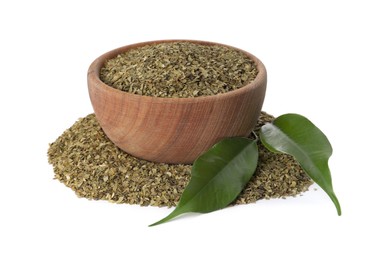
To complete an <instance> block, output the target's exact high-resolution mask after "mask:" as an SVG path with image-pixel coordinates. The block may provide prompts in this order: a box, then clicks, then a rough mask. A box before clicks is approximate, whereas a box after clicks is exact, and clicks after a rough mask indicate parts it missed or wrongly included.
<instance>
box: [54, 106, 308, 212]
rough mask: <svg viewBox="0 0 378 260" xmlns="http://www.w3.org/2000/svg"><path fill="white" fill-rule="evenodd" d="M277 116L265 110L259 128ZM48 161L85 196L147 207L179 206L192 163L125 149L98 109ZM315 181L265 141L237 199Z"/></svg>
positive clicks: (294, 190) (296, 190)
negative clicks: (134, 153)
mask: <svg viewBox="0 0 378 260" xmlns="http://www.w3.org/2000/svg"><path fill="white" fill-rule="evenodd" d="M273 119H274V118H273V117H272V116H270V115H268V114H266V113H264V112H262V113H261V115H260V118H259V120H258V123H257V125H256V128H255V130H254V131H255V132H257V131H258V130H259V128H260V127H261V126H262V125H263V124H265V123H266V122H271V121H272V120H273ZM48 160H49V163H51V164H52V165H53V167H54V172H55V179H57V180H59V181H60V182H62V183H64V184H65V185H66V186H67V187H69V188H71V189H72V190H74V191H75V192H76V194H77V195H78V196H79V197H85V198H88V199H94V200H108V201H111V202H116V203H128V204H139V205H142V206H147V205H151V206H168V207H171V206H176V205H177V203H178V201H179V199H180V196H181V194H182V192H183V190H184V189H185V187H186V185H187V184H188V183H189V179H190V171H191V167H192V166H191V165H169V164H165V163H153V162H149V161H145V160H141V159H138V158H135V157H133V156H131V155H129V154H127V153H125V152H124V151H122V150H121V149H119V148H117V147H116V146H115V145H114V144H113V143H112V142H111V141H110V140H109V139H108V138H107V136H106V135H105V134H104V132H103V131H102V129H101V127H100V126H99V124H98V122H97V120H96V117H95V115H94V114H90V115H88V116H86V117H84V118H81V119H79V120H78V121H77V122H76V123H75V124H74V125H73V126H71V127H70V128H69V129H67V130H66V131H65V132H64V133H63V134H62V135H61V136H60V137H58V139H57V140H56V141H55V142H54V143H52V144H50V147H49V150H48ZM312 183H313V182H312V180H311V179H310V178H309V177H308V176H307V175H306V174H305V173H304V172H303V170H302V169H301V167H300V166H299V165H298V163H297V162H296V161H295V160H294V159H293V158H292V157H291V156H288V155H285V154H274V153H271V152H269V151H268V150H267V149H266V148H264V146H263V145H259V163H258V166H257V169H256V172H255V174H254V176H253V177H252V179H251V180H250V182H249V183H248V184H247V185H246V187H245V189H244V190H243V191H242V193H241V194H240V195H239V197H238V198H237V199H236V200H235V202H234V203H233V204H246V203H252V202H255V201H257V200H260V199H269V198H279V197H286V196H296V195H298V194H301V193H302V192H304V191H306V190H308V187H309V186H310V185H311V184H312Z"/></svg>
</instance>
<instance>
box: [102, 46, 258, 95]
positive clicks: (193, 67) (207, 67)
mask: <svg viewBox="0 0 378 260" xmlns="http://www.w3.org/2000/svg"><path fill="white" fill-rule="evenodd" d="M257 74H258V70H257V68H256V65H255V64H254V62H253V61H252V60H251V59H250V58H248V57H247V56H246V55H245V54H244V53H243V52H241V51H239V50H236V49H234V48H230V47H225V46H220V45H203V44H197V43H191V42H166V43H159V44H151V45H146V46H142V47H138V48H135V49H131V50H129V51H127V52H125V53H122V54H119V55H118V56H117V57H115V58H112V59H110V60H108V61H107V62H106V63H105V65H104V67H103V68H102V69H101V72H100V78H101V80H102V81H103V82H105V83H106V84H108V85H109V86H112V87H114V88H117V89H120V90H122V91H126V92H130V93H134V94H140V95H147V96H155V97H197V96H208V95H216V94H219V93H225V92H228V91H231V90H234V89H238V88H241V87H243V86H245V85H246V84H248V83H249V82H251V81H252V80H254V79H255V77H256V75H257Z"/></svg>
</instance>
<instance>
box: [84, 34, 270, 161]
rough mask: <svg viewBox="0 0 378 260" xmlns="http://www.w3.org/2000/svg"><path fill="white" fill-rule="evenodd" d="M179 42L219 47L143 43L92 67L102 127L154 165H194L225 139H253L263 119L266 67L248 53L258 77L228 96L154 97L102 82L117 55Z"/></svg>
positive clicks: (119, 143) (93, 97) (91, 89)
mask: <svg viewBox="0 0 378 260" xmlns="http://www.w3.org/2000/svg"><path fill="white" fill-rule="evenodd" d="M177 41H189V42H193V43H198V44H205V45H214V44H218V43H212V42H204V41H192V40H164V41H152V42H143V43H137V44H132V45H128V46H125V47H121V48H118V49H115V50H113V51H110V52H108V53H105V54H103V55H102V56H100V57H99V58H97V59H96V60H95V61H94V62H93V63H92V64H91V65H90V67H89V70H88V89H89V95H90V99H91V102H92V106H93V108H94V111H95V114H96V117H97V120H98V122H99V124H100V126H101V127H102V129H103V130H104V132H105V134H106V135H107V136H108V137H109V139H110V140H111V141H112V142H113V143H114V144H115V145H116V146H118V147H119V148H121V149H122V150H124V151H125V152H127V153H129V154H131V155H133V156H135V157H139V158H141V159H145V160H149V161H154V162H165V163H192V162H193V161H194V160H195V159H196V158H197V157H198V156H199V155H201V153H203V152H204V151H206V150H207V149H209V148H210V147H211V146H213V145H214V144H215V143H217V142H218V141H220V140H221V139H223V138H225V137H231V136H247V135H248V134H249V133H250V132H251V130H252V129H253V127H254V126H255V124H256V121H257V119H258V117H259V115H260V112H261V107H262V104H263V101H264V97H265V89H266V82H267V74H266V70H265V67H264V65H263V64H262V62H261V61H260V60H258V59H257V58H256V57H255V56H253V55H252V54H249V53H247V52H245V51H243V52H244V53H245V54H246V55H247V56H248V57H250V58H251V59H252V60H253V61H254V62H255V63H256V65H257V69H258V71H259V72H258V75H257V77H256V78H255V80H254V81H252V82H251V83H250V84H248V85H246V86H244V87H242V88H239V89H237V90H233V91H230V92H227V93H223V94H218V95H213V96H202V97H194V98H161V97H150V96H142V95H137V94H130V93H127V92H124V91H121V90H118V89H115V88H113V87H110V86H108V85H106V84H105V83H103V82H102V81H101V80H100V77H99V75H100V69H101V68H102V67H103V65H104V63H105V61H106V60H109V59H111V58H114V57H115V56H117V54H120V53H123V52H126V51H128V50H130V49H133V48H137V47H140V46H143V45H146V44H154V43H161V42H177ZM218 45H223V44H218ZM223 46H226V45H223ZM228 47H230V46H228ZM232 48H234V47H232ZM235 49H236V48H235Z"/></svg>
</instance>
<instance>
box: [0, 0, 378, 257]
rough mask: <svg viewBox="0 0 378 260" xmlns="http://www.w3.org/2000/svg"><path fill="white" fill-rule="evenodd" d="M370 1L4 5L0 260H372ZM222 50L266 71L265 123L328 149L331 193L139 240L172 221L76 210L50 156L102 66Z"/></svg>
mask: <svg viewBox="0 0 378 260" xmlns="http://www.w3.org/2000/svg"><path fill="white" fill-rule="evenodd" d="M374 2H375V1H364V0H358V1H357V0H356V1H347V0H344V1H331V0H329V1H319V0H317V1H291V0H286V1H251V0H250V1H236V0H235V1H229V2H222V1H205V0H202V1H196V0H191V1H158V0H156V1H129V2H127V1H111V0H108V1H93V0H92V1H67V0H66V1H38V0H35V1H26V0H25V1H2V2H1V3H0V27H1V40H0V46H1V48H0V58H1V59H0V71H1V74H0V75H1V80H0V82H1V83H0V88H1V91H0V115H1V117H0V118H1V128H0V131H1V134H0V138H1V142H0V149H1V150H0V151H1V156H0V158H1V159H0V160H1V161H0V162H1V164H0V166H1V168H0V174H1V175H0V184H1V185H0V199H1V203H0V212H1V213H0V239H1V241H0V259H151V258H152V259H218V258H220V257H222V259H345V258H346V257H350V258H348V259H377V258H378V253H377V250H378V249H377V241H378V238H377V232H378V228H377V226H378V225H377V219H378V214H377V211H376V210H377V197H378V196H377V181H378V179H377V175H378V171H377V152H376V151H375V148H376V147H377V145H378V143H377V130H378V128H377V123H376V121H377V116H376V112H377V98H378V96H377V94H375V93H376V92H374V91H375V89H376V88H377V87H378V84H377V83H378V72H377V71H378V66H377V64H378V51H377V50H378V47H377V46H378V40H377V32H378V28H377V27H378V15H377V13H378V9H377V8H376V7H375V6H376V5H374ZM172 38H180V39H198V40H208V41H215V42H220V43H225V44H229V45H233V46H235V47H239V48H242V49H245V50H246V51H249V52H251V53H253V54H255V55H256V56H257V57H259V58H260V59H261V60H262V61H263V63H264V64H265V65H266V68H267V70H268V78H269V79H268V89H267V95H266V100H265V103H264V107H263V109H264V110H265V111H267V112H269V113H272V114H274V115H276V116H278V115H280V114H284V113H288V112H295V113H299V114H303V115H305V116H306V117H308V118H309V119H310V120H312V121H313V122H314V123H315V124H316V125H317V126H318V127H319V128H320V129H322V130H323V131H324V132H325V133H326V135H327V136H328V138H329V139H330V141H331V143H332V145H333V148H334V154H333V156H332V157H331V160H330V168H331V172H332V176H333V182H334V189H335V192H336V194H337V196H338V198H339V200H340V203H341V206H342V210H343V215H342V216H341V217H338V216H337V214H336V210H335V208H334V206H333V204H332V202H331V201H330V199H329V198H328V197H327V196H326V195H325V193H324V192H323V191H322V190H319V189H318V190H317V191H314V186H313V187H311V190H310V191H309V192H307V193H305V194H304V196H302V197H298V198H294V199H286V200H270V201H260V202H258V203H256V204H250V205H246V206H238V207H232V208H227V209H225V210H221V211H217V212H214V213H210V214H205V215H194V216H192V215H191V216H186V217H182V218H180V219H177V220H176V221H172V222H170V223H167V224H164V225H161V226H157V227H154V228H148V227H147V225H148V224H150V223H153V222H154V221H156V220H159V219H160V218H162V217H164V216H166V215H167V214H168V213H169V212H170V211H171V209H166V208H154V207H139V206H130V205H115V204H110V203H107V202H103V201H98V202H95V201H88V200H86V199H79V198H77V197H76V195H75V194H74V192H72V191H71V190H70V189H68V188H66V187H65V186H64V185H63V184H61V183H59V182H58V181H56V180H53V170H52V166H51V165H49V164H48V163H47V156H46V153H47V149H48V144H49V143H51V142H53V141H54V140H55V139H56V138H57V137H58V136H59V135H60V134H61V133H62V132H63V131H64V130H65V129H66V128H68V127H70V126H71V125H72V124H73V123H74V122H75V121H76V120H77V119H78V118H79V117H83V116H86V115H87V114H89V113H91V112H92V107H91V104H90V101H89V98H88V93H87V86H86V84H87V83H86V72H87V69H88V66H89V65H90V63H91V62H92V61H93V60H94V59H95V58H96V57H98V56H99V55H101V54H102V53H104V52H107V51H109V50H111V49H114V48H116V47H120V46H123V45H127V44H132V43H136V42H141V41H147V40H156V39H172Z"/></svg>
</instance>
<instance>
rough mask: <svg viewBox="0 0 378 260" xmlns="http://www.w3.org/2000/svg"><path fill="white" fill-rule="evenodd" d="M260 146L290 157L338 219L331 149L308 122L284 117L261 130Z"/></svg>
mask: <svg viewBox="0 0 378 260" xmlns="http://www.w3.org/2000/svg"><path fill="white" fill-rule="evenodd" d="M260 138H261V142H262V143H263V144H264V146H265V147H267V148H268V149H269V150H270V151H272V152H282V153H287V154H290V155H292V156H293V157H294V158H295V159H296V160H297V161H298V163H299V164H300V165H301V166H302V168H303V170H304V171H305V172H306V173H307V174H308V176H310V178H312V179H313V180H314V182H316V183H317V184H318V185H319V186H320V187H321V188H322V189H323V190H324V191H325V192H326V193H327V194H328V196H329V197H330V198H331V200H332V201H333V203H334V204H335V206H336V209H337V213H338V215H341V207H340V204H339V201H338V199H337V197H336V195H335V193H334V191H333V187H332V179H331V173H330V170H329V168H328V159H329V157H330V156H331V155H332V147H331V144H330V143H329V141H328V139H327V137H326V136H325V135H324V134H323V132H322V131H320V129H319V128H317V127H316V126H315V125H314V124H313V123H311V121H309V120H308V119H307V118H305V117H303V116H301V115H298V114H285V115H282V116H280V117H278V118H276V119H275V120H274V121H273V123H272V124H271V123H268V124H265V125H264V126H263V127H262V128H261V130H260Z"/></svg>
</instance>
